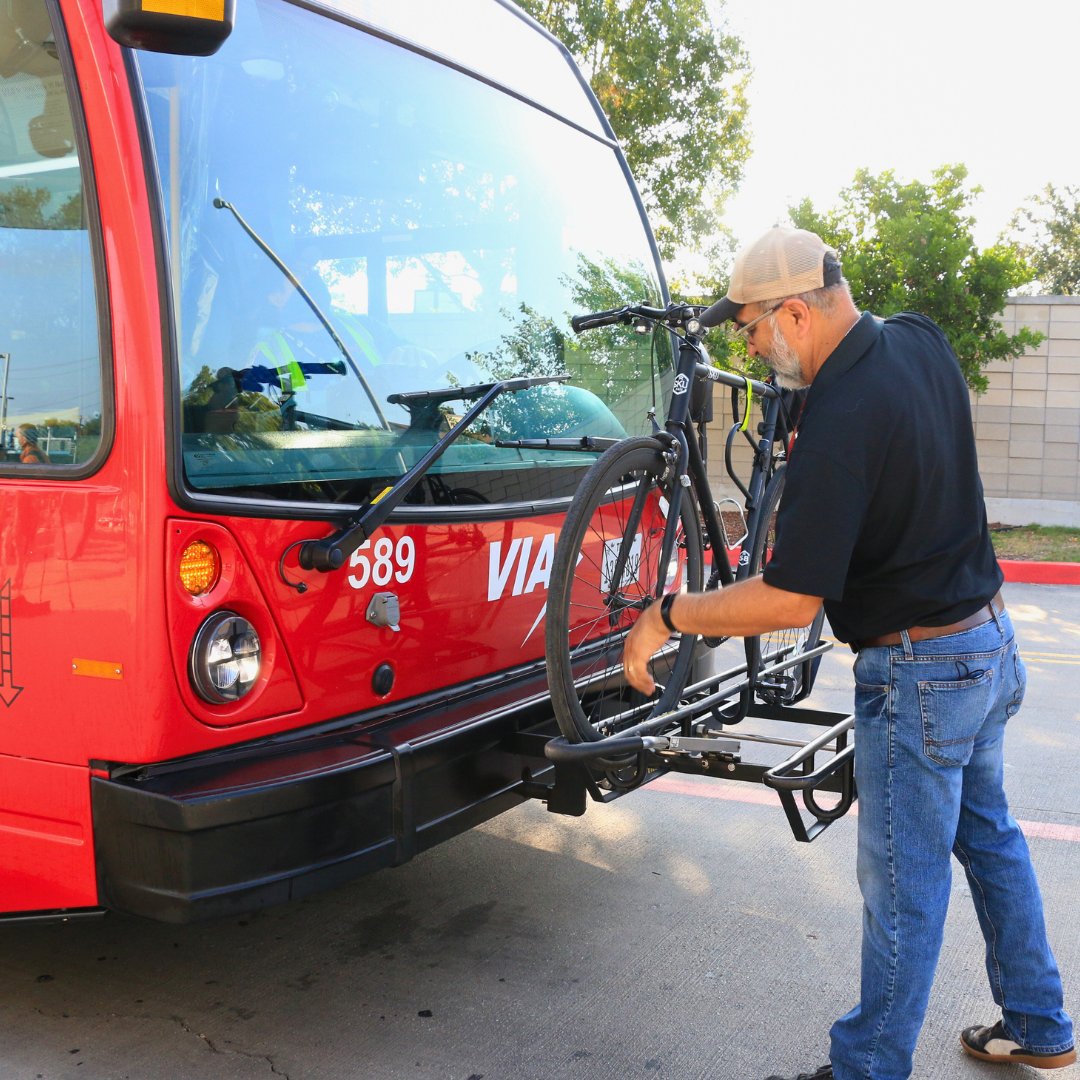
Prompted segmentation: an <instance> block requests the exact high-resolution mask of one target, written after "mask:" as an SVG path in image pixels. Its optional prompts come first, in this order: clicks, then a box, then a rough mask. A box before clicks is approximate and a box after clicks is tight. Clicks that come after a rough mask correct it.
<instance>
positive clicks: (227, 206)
mask: <svg viewBox="0 0 1080 1080" xmlns="http://www.w3.org/2000/svg"><path fill="white" fill-rule="evenodd" d="M214 207H215V208H216V209H218V210H228V211H229V213H231V214H232V216H233V217H234V218H236V220H237V222H239V224H240V228H242V229H243V230H244V232H246V233H247V234H248V236H249V237H251V239H252V241H253V242H254V244H255V246H256V247H258V249H259V250H260V251H261V252H262V253H263V254H264V255H265V256H266V257H267V258H268V259H269V260H270V261H271V262H272V263H273V264H274V265H275V266H276V267H277V268H278V269H279V270H280V271H281V272H282V273H283V274H284V275H285V277H286V278H287V279H288V282H289V284H290V285H291V286H292V287H293V288H294V289H295V290H296V291H297V292H298V293H299V294H300V296H301V297H302V298H303V300H304V302H305V303H306V304H307V306H308V307H309V308H311V310H312V311H313V312H314V313H315V318H317V319H318V320H319V322H320V323H322V326H323V328H324V329H325V330H326V332H327V333H328V334H329V335H330V337H331V339H332V340H333V342H334V344H335V345H336V346H337V347H338V351H339V352H340V353H341V355H342V356H344V357H345V361H346V363H348V365H349V367H350V368H351V369H352V373H353V374H354V375H355V376H356V377H357V379H358V380H359V381H360V385H361V386H362V387H363V388H364V393H365V394H367V396H368V400H369V401H370V402H371V406H372V408H373V409H374V410H375V415H376V416H377V417H378V418H379V423H380V424H381V425H382V426H383V427H384V428H386V430H387V431H389V430H390V422H389V421H388V420H387V419H386V416H385V415H384V413H383V411H382V409H381V408H380V407H379V400H378V398H377V397H376V396H375V391H374V390H372V389H371V386H370V384H369V383H368V381H367V379H365V378H364V373H363V372H362V371H361V370H360V368H359V367H358V366H357V363H356V361H355V360H354V359H353V357H352V353H350V352H349V350H348V349H347V348H346V347H345V342H344V341H342V340H341V337H340V336H339V335H338V332H337V331H336V330H335V329H334V327H333V326H332V325H331V323H330V320H329V319H328V318H327V317H326V316H325V315H324V314H323V312H322V309H321V308H320V307H319V305H318V304H316V303H315V300H314V298H313V297H312V295H311V293H309V292H308V291H307V289H305V288H304V286H303V285H301V284H300V279H299V278H298V277H297V276H296V275H295V274H294V273H293V272H292V271H291V270H290V269H289V268H288V266H286V265H285V263H284V262H283V261H282V259H281V257H280V256H279V255H278V254H277V253H276V252H275V251H274V250H273V248H271V247H270V245H269V244H268V243H267V242H266V241H265V240H264V239H263V238H262V237H261V236H260V235H259V234H258V233H257V232H256V231H255V230H254V229H253V228H252V227H251V226H250V225H249V224H248V223H247V222H246V221H245V220H244V217H243V215H242V214H241V213H240V211H239V210H237V209H236V207H235V206H233V204H232V203H231V202H226V201H225V200H224V199H221V198H217V197H215V199H214Z"/></svg>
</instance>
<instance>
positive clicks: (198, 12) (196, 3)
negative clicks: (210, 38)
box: [142, 0, 225, 22]
mask: <svg viewBox="0 0 1080 1080" xmlns="http://www.w3.org/2000/svg"><path fill="white" fill-rule="evenodd" d="M142 9H143V11H153V12H156V13H157V14H159V15H179V16H180V17H181V18H184V19H213V20H214V21H215V22H221V20H222V19H224V18H225V0H142Z"/></svg>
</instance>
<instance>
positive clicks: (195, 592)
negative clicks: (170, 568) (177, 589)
mask: <svg viewBox="0 0 1080 1080" xmlns="http://www.w3.org/2000/svg"><path fill="white" fill-rule="evenodd" d="M220 576H221V557H220V556H219V555H218V553H217V549H216V548H214V547H212V546H211V545H210V544H208V543H207V542H206V541H205V540H193V541H192V542H191V543H190V544H188V545H187V547H185V548H184V550H183V552H182V553H181V555H180V584H181V585H183V586H184V588H185V590H187V592H189V593H190V594H191V595H192V596H202V595H203V594H204V593H208V592H209V591H210V590H211V589H212V588H213V587H214V586H215V585H216V584H217V580H218V578H219V577H220Z"/></svg>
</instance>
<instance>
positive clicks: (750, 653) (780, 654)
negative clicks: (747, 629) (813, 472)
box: [746, 465, 825, 705]
mask: <svg viewBox="0 0 1080 1080" xmlns="http://www.w3.org/2000/svg"><path fill="white" fill-rule="evenodd" d="M786 473H787V466H786V465H780V466H778V468H777V470H776V472H774V473H773V475H772V478H771V479H770V480H769V483H768V484H767V485H766V487H765V494H764V496H763V497H762V500H761V513H760V514H758V516H757V525H756V527H755V531H754V536H753V538H752V542H751V545H750V566H749V576H753V575H754V574H760V573H761V572H762V570H764V569H765V564H766V563H767V562H768V560H769V555H770V553H771V552H772V548H773V541H774V540H775V537H776V511H777V510H778V509H779V507H780V498H781V496H782V495H783V493H784V480H785V477H786ZM824 621H825V611H824V609H823V608H818V611H817V614H816V615H815V616H814V618H813V619H812V620H811V621H810V623H809V624H808V625H807V626H794V627H789V628H788V629H785V630H773V631H771V632H770V633H767V634H762V635H760V636H759V637H748V638H747V639H746V664H747V675H748V679H749V684H750V688H751V691H752V692H753V694H754V695H755V696H756V697H757V698H758V699H759V700H760V701H763V702H765V703H766V704H768V705H793V704H795V702H797V701H802V700H803V698H805V697H806V696H807V695H808V694H809V693H810V691H811V690H812V689H813V687H814V679H815V678H817V669H818V664H819V663H820V660H821V657H820V656H815V657H813V658H812V659H810V660H803V661H801V662H799V663H797V664H794V665H792V666H790V667H786V668H784V669H783V670H781V671H775V672H772V673H768V674H765V675H762V671H767V670H768V668H770V667H772V666H774V665H776V664H779V663H782V662H784V661H785V660H788V659H790V658H791V657H794V656H798V655H800V654H801V653H804V652H807V651H808V650H810V649H813V648H816V647H817V646H818V645H819V644H820V643H821V627H822V624H823V623H824Z"/></svg>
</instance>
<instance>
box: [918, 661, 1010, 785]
mask: <svg viewBox="0 0 1080 1080" xmlns="http://www.w3.org/2000/svg"><path fill="white" fill-rule="evenodd" d="M993 692H994V673H993V669H990V668H988V669H987V670H985V671H979V672H976V673H975V674H973V675H968V676H967V677H965V678H962V679H950V680H940V681H926V682H920V683H919V712H920V714H921V717H922V728H923V752H924V753H925V754H926V756H927V757H929V758H931V759H932V760H933V761H937V762H939V763H940V764H942V765H966V764H967V762H968V759H969V758H970V757H971V754H972V751H973V749H974V747H975V737H976V736H977V735H978V734H979V731H980V730H981V729H982V726H983V723H984V722H985V720H986V714H987V711H988V710H989V708H990V704H991V701H992V699H993Z"/></svg>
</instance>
